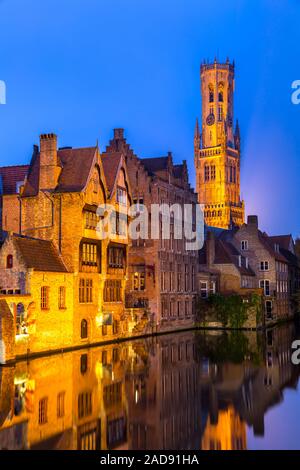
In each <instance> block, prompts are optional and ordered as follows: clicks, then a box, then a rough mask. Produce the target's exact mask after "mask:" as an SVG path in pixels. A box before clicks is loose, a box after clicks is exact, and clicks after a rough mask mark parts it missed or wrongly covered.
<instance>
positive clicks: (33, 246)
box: [13, 235, 68, 273]
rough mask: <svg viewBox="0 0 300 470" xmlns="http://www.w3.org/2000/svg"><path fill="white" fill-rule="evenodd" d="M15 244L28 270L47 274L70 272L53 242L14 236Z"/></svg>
mask: <svg viewBox="0 0 300 470" xmlns="http://www.w3.org/2000/svg"><path fill="white" fill-rule="evenodd" d="M13 242H14V245H15V247H16V249H17V251H18V252H19V254H20V255H21V257H22V259H23V261H24V263H25V265H26V267H27V268H32V269H34V270H35V271H45V272H46V271H50V272H61V273H66V272H68V270H67V268H66V266H65V264H64V261H63V259H62V257H61V255H60V254H59V253H58V250H57V249H56V248H55V246H54V244H53V243H52V242H51V241H49V240H40V239H38V238H30V237H25V236H20V235H13Z"/></svg>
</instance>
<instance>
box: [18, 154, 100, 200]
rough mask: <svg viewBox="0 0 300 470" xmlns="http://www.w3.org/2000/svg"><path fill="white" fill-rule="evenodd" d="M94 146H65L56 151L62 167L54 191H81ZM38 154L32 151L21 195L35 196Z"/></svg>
mask: <svg viewBox="0 0 300 470" xmlns="http://www.w3.org/2000/svg"><path fill="white" fill-rule="evenodd" d="M96 150H97V148H96V147H85V148H78V149H72V148H66V149H60V150H58V151H57V156H58V160H59V162H60V165H61V167H62V170H61V173H60V176H59V179H58V184H57V187H56V188H55V192H58V193H62V192H79V191H82V190H83V189H84V187H85V185H86V183H87V181H88V177H89V174H90V170H91V167H92V164H93V161H94V157H95V152H96ZM39 163H40V154H39V152H34V153H33V156H32V159H31V162H30V168H29V172H28V178H27V182H26V184H25V188H24V191H23V193H22V196H23V197H30V196H36V195H37V193H38V187H39Z"/></svg>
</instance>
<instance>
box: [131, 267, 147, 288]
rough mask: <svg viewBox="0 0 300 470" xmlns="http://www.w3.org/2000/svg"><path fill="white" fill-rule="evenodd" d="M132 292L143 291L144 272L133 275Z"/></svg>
mask: <svg viewBox="0 0 300 470" xmlns="http://www.w3.org/2000/svg"><path fill="white" fill-rule="evenodd" d="M133 290H145V271H137V272H135V273H134V274H133Z"/></svg>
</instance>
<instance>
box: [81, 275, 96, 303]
mask: <svg viewBox="0 0 300 470" xmlns="http://www.w3.org/2000/svg"><path fill="white" fill-rule="evenodd" d="M79 302H80V303H81V304H86V303H92V302H93V280H92V279H80V280H79Z"/></svg>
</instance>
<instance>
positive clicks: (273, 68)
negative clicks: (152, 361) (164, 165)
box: [0, 0, 300, 236]
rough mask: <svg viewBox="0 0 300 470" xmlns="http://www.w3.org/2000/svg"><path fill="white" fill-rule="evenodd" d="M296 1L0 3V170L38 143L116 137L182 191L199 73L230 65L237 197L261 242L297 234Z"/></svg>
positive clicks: (299, 32) (299, 27) (299, 13)
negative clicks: (162, 169) (117, 133)
mask: <svg viewBox="0 0 300 470" xmlns="http://www.w3.org/2000/svg"><path fill="white" fill-rule="evenodd" d="M299 43H300V2H299V1H298V0H281V1H279V0H245V1H243V0H240V1H239V0H228V1H227V2H221V1H220V0H209V1H204V0H63V1H62V0H43V1H37V0H26V1H25V0H0V58H1V60H0V80H4V81H5V82H6V86H7V104H6V105H1V106H0V164H1V165H13V164H20V163H27V162H28V161H29V160H30V156H31V151H32V145H33V144H34V143H38V136H39V134H40V133H46V132H56V133H57V134H58V137H59V145H60V146H66V145H72V146H73V147H76V146H90V145H94V144H95V143H96V141H97V139H99V145H100V149H101V150H103V149H104V147H105V145H106V143H107V142H108V139H109V138H110V137H111V135H112V128H114V127H124V128H125V130H126V135H127V139H128V141H129V143H130V144H131V145H132V147H133V149H134V150H135V152H136V153H137V154H138V155H139V156H141V157H146V156H147V157H149V156H160V155H164V154H166V152H168V151H172V152H173V155H174V160H175V162H180V160H182V159H186V160H187V161H188V165H189V173H190V177H191V181H192V184H194V168H193V132H194V124H195V119H196V116H200V109H201V101H200V83H199V67H200V63H201V61H202V60H203V59H210V60H213V59H214V57H215V56H217V57H218V59H219V60H220V61H225V60H226V57H227V56H229V58H230V59H231V60H233V59H234V60H235V64H236V93H235V118H238V119H239V122H240V127H241V136H242V197H243V198H244V199H245V201H246V212H247V213H248V214H249V213H251V214H253V213H256V214H258V215H259V220H260V226H261V228H262V229H263V230H266V231H267V232H268V233H270V234H282V233H293V234H294V235H295V236H296V235H300V224H299V215H300V207H299V201H300V194H299V193H300V185H299V174H300V163H299V161H300V132H299V129H300V105H298V106H296V105H293V104H292V102H291V94H292V89H291V84H292V82H293V81H294V80H297V79H300V55H299V52H298V47H299Z"/></svg>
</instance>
